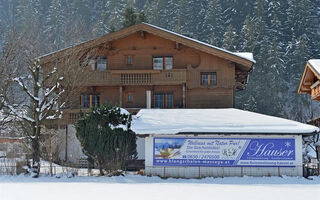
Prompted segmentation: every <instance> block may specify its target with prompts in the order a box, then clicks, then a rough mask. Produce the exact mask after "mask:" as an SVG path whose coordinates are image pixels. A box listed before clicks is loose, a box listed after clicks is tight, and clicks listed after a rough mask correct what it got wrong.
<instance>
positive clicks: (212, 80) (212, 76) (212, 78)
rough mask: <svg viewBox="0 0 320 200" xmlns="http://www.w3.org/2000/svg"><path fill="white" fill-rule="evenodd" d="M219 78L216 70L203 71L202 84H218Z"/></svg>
mask: <svg viewBox="0 0 320 200" xmlns="http://www.w3.org/2000/svg"><path fill="white" fill-rule="evenodd" d="M216 84H217V78H216V73H215V72H209V73H201V85H216Z"/></svg>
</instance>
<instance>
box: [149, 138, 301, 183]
mask: <svg viewBox="0 0 320 200" xmlns="http://www.w3.org/2000/svg"><path fill="white" fill-rule="evenodd" d="M159 137H160V136H159ZM161 137H190V135H189V136H186V135H179V136H177V135H176V136H172V135H161ZM191 137H196V136H191ZM201 137H206V138H210V137H214V138H259V137H260V138H294V139H295V148H296V149H295V155H296V159H295V163H294V165H295V167H185V166H183V167H181V166H169V167H167V166H165V167H164V166H154V165H153V141H154V140H153V138H154V137H147V138H145V170H146V174H147V175H155V176H161V177H183V178H202V177H207V176H212V177H227V176H245V175H247V176H280V175H287V176H302V175H303V171H302V136H301V135H205V136H204V135H201Z"/></svg>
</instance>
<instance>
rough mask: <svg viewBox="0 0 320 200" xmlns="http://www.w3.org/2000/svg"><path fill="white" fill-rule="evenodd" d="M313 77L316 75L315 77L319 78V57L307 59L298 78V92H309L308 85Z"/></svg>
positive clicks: (309, 85)
mask: <svg viewBox="0 0 320 200" xmlns="http://www.w3.org/2000/svg"><path fill="white" fill-rule="evenodd" d="M314 77H317V79H318V80H320V59H311V60H308V61H307V63H306V66H305V68H304V71H303V74H302V77H301V80H300V84H299V88H298V93H306V94H310V93H311V89H310V87H311V84H312V82H313V79H314Z"/></svg>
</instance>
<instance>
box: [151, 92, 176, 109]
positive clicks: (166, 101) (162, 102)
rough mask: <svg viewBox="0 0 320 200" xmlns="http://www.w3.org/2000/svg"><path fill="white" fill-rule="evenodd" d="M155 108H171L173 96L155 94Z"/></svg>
mask: <svg viewBox="0 0 320 200" xmlns="http://www.w3.org/2000/svg"><path fill="white" fill-rule="evenodd" d="M154 107H155V108H173V95H172V94H171V93H156V94H155V95H154Z"/></svg>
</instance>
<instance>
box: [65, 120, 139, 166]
mask: <svg viewBox="0 0 320 200" xmlns="http://www.w3.org/2000/svg"><path fill="white" fill-rule="evenodd" d="M59 137H60V141H61V143H60V144H59V158H60V160H62V161H66V159H65V157H66V156H65V155H66V150H67V162H70V163H73V164H78V161H79V159H82V158H86V155H85V154H84V153H83V152H82V147H81V144H80V142H79V140H78V139H77V136H76V130H75V127H74V126H73V125H68V138H67V139H66V129H60V130H59ZM66 141H67V142H68V144H67V149H66ZM136 143H137V153H138V160H144V159H145V138H144V137H137V141H136Z"/></svg>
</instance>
